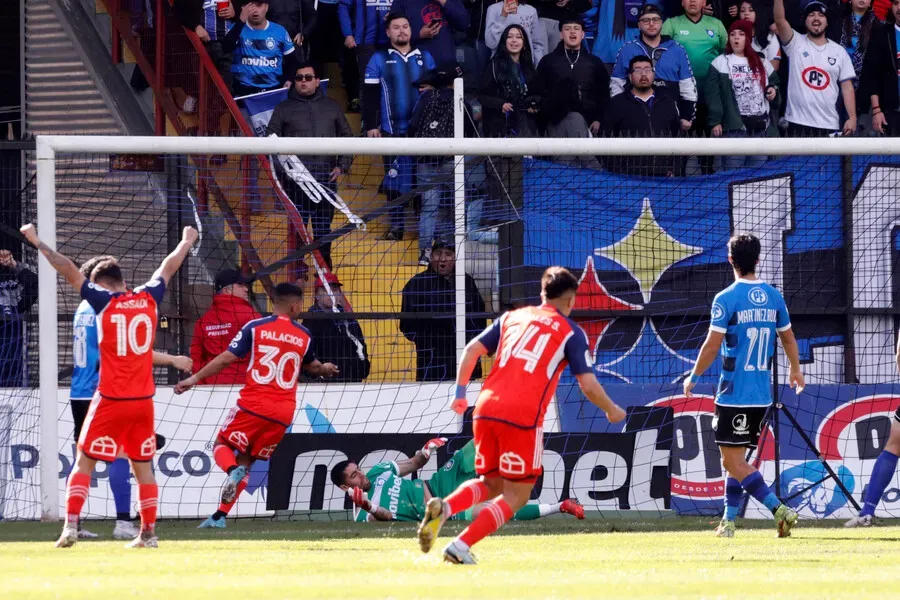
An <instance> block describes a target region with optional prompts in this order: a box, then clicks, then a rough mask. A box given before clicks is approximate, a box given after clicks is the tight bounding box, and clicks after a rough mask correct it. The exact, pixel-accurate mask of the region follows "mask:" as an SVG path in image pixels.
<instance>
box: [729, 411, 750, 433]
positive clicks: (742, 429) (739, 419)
mask: <svg viewBox="0 0 900 600" xmlns="http://www.w3.org/2000/svg"><path fill="white" fill-rule="evenodd" d="M731 426H732V427H733V428H734V433H735V434H736V435H748V434H749V433H750V425H749V424H748V423H747V415H745V414H743V413H741V414H739V415H734V418H733V419H731Z"/></svg>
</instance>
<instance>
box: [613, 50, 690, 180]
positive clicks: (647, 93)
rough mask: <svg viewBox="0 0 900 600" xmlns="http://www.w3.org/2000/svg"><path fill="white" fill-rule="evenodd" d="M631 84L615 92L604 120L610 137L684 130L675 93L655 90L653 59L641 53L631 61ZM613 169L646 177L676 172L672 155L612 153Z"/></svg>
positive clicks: (662, 134)
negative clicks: (618, 92) (622, 90)
mask: <svg viewBox="0 0 900 600" xmlns="http://www.w3.org/2000/svg"><path fill="white" fill-rule="evenodd" d="M628 79H629V81H630V82H631V88H630V89H626V90H625V91H624V92H623V93H621V94H619V95H617V96H614V97H613V98H612V99H611V100H610V101H609V104H608V105H607V110H606V113H605V115H604V117H605V118H604V120H603V132H604V133H603V135H604V136H606V137H675V136H676V135H678V132H679V131H681V118H680V115H679V113H678V106H677V104H676V101H675V99H674V98H673V95H672V94H665V93H659V94H657V93H655V91H654V88H653V63H652V62H651V61H650V58H648V57H647V56H644V55H642V54H641V55H638V56H635V57H634V58H632V59H631V61H630V62H629V63H628ZM605 162H606V166H607V168H608V169H609V170H610V171H613V172H616V173H623V174H627V175H639V176H644V177H668V176H671V175H674V174H675V161H674V157H672V156H650V155H646V156H618V157H617V156H609V157H606V161H605Z"/></svg>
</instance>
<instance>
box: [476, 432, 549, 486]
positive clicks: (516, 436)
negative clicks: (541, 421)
mask: <svg viewBox="0 0 900 600" xmlns="http://www.w3.org/2000/svg"><path fill="white" fill-rule="evenodd" d="M472 429H473V431H474V433H475V472H476V473H478V474H479V475H485V476H488V477H491V476H493V477H497V476H500V477H502V478H503V479H508V480H510V481H518V482H522V483H534V482H535V481H537V478H538V477H540V475H541V473H543V472H544V468H543V467H542V466H541V459H542V457H543V454H544V431H543V429H542V428H541V427H535V428H534V429H521V428H519V427H514V426H512V425H508V424H506V423H503V422H501V421H493V420H491V419H475V421H474V422H473V424H472Z"/></svg>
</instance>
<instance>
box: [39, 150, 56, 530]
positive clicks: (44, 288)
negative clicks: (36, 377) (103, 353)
mask: <svg viewBox="0 0 900 600" xmlns="http://www.w3.org/2000/svg"><path fill="white" fill-rule="evenodd" d="M36 158H37V168H36V175H35V179H36V181H37V225H38V231H40V232H41V238H42V239H43V241H44V243H46V244H47V246H49V247H50V248H56V181H55V179H56V151H55V150H54V148H53V146H52V145H51V143H50V142H49V141H48V140H47V139H42V138H41V137H40V136H38V139H37V147H36ZM56 303H57V300H56V270H55V269H54V268H53V265H51V264H50V262H49V261H48V260H47V259H46V258H43V257H41V255H40V252H39V253H38V318H39V324H38V340H39V344H40V348H41V352H40V353H39V354H40V367H39V373H40V407H41V416H40V424H41V435H40V442H41V447H40V457H39V464H40V478H41V520H42V521H58V520H59V489H58V486H59V484H58V482H57V468H58V465H57V462H58V461H57V455H58V453H59V440H58V428H59V425H58V423H57V418H58V415H59V408H58V406H57V403H58V401H59V400H58V398H57V395H58V387H59V381H58V373H59V355H58V354H59V351H58V349H59V332H58V330H57V323H56V319H57V306H56Z"/></svg>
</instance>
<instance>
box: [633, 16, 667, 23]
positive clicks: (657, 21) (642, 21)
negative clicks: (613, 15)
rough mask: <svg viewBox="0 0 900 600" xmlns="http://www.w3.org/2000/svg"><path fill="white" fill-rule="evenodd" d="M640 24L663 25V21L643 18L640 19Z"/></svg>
mask: <svg viewBox="0 0 900 600" xmlns="http://www.w3.org/2000/svg"><path fill="white" fill-rule="evenodd" d="M638 22H640V23H643V24H644V25H648V24H650V23H662V19H660V18H659V17H641V18H640V19H638Z"/></svg>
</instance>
